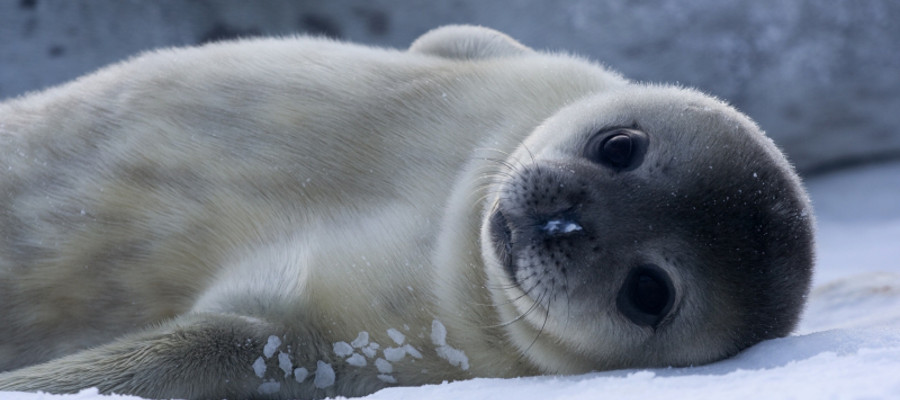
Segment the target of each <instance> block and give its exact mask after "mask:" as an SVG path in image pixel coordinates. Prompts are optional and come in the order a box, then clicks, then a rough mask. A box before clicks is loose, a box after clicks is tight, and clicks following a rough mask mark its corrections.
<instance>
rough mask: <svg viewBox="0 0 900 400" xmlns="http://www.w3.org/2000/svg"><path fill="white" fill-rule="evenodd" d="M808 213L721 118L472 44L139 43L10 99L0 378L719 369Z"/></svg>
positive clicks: (317, 388) (763, 320)
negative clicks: (81, 73)
mask: <svg viewBox="0 0 900 400" xmlns="http://www.w3.org/2000/svg"><path fill="white" fill-rule="evenodd" d="M808 211H809V205H808V200H807V199H806V195H805V193H804V192H803V190H802V188H801V187H800V185H799V181H798V179H797V177H796V175H795V174H794V172H793V170H792V169H791V167H790V166H789V165H788V164H787V162H786V161H785V160H784V158H783V156H782V155H781V154H780V153H779V152H778V151H777V149H775V147H774V146H773V145H772V144H771V143H770V141H768V139H766V138H765V137H764V136H763V135H762V133H761V132H759V130H758V128H756V126H755V125H754V124H753V123H752V122H750V121H749V120H748V119H747V118H746V117H745V116H743V115H741V114H739V113H738V112H736V111H734V110H733V109H731V108H729V107H727V106H726V105H724V104H722V103H720V102H718V101H716V100H714V99H711V98H709V97H707V96H704V95H702V94H699V93H696V92H694V91H690V90H686V89H681V88H673V87H648V86H643V85H638V84H634V83H630V82H628V81H626V80H625V79H623V78H622V77H620V76H619V75H617V74H615V73H612V72H609V71H607V70H605V69H603V68H601V67H599V66H597V65H594V64H592V63H589V62H586V61H583V60H580V59H577V58H573V57H569V56H562V55H549V54H544V53H539V52H535V51H532V50H530V49H528V48H526V47H524V46H522V45H520V44H518V43H517V42H515V41H513V40H512V39H510V38H508V37H506V36H505V35H502V34H500V33H498V32H494V31H490V30H487V29H484V28H475V27H460V26H457V27H445V28H441V29H438V30H435V31H432V32H430V33H428V34H426V35H425V36H423V37H422V38H420V39H419V40H417V41H416V42H415V43H414V44H413V46H412V47H411V48H410V49H409V50H408V51H394V50H385V49H373V48H366V47H360V46H355V45H350V44H343V43H337V42H333V41H329V40H324V39H311V38H295V39H258V40H245V41H238V42H227V43H218V44H212V45H207V46H203V47H199V48H189V49H175V50H165V51H160V52H155V53H151V54H146V55H143V56H140V57H138V58H135V59H133V60H130V61H127V62H124V63H121V64H117V65H113V66H111V67H108V68H105V69H103V70H101V71H99V72H97V73H95V74H93V75H89V76H86V77H84V78H81V79H79V80H77V81H75V82H72V83H69V84H66V85H64V86H60V87H57V88H53V89H50V90H47V91H44V92H42V93H37V94H32V95H29V96H26V97H23V98H20V99H15V100H12V101H8V102H6V103H3V104H0V229H2V230H3V235H2V236H0V303H2V304H3V307H2V308H0V321H2V324H0V371H7V372H5V373H2V374H0V389H2V390H43V391H49V392H72V391H77V390H79V389H81V388H85V387H98V388H100V389H101V391H103V392H117V393H132V394H137V395H143V396H149V397H191V398H195V397H219V398H221V397H229V398H245V397H272V398H294V397H300V398H314V397H324V396H332V395H345V396H352V395H361V394H365V393H370V392H372V391H374V390H377V389H379V388H381V387H385V386H391V385H418V384H424V383H434V382H441V381H443V380H455V379H465V378H470V377H477V376H497V377H510V376H522V375H534V374H541V373H578V372H585V371H590V370H594V369H610V368H623V367H644V366H647V367H649V366H667V365H676V366H677V365H689V364H697V363H703V362H709V361H713V360H716V359H720V358H722V357H726V356H729V355H731V354H734V353H735V352H737V351H739V350H740V349H742V348H745V347H747V346H749V345H751V344H753V343H756V342H758V341H760V340H764V339H767V338H771V337H777V336H782V335H785V334H787V333H788V332H789V331H790V330H791V329H792V327H793V325H794V323H795V322H796V319H797V317H798V315H799V312H800V309H801V308H802V301H803V297H804V295H805V294H806V292H807V290H808V285H809V279H810V273H811V263H812V255H811V246H812V236H811V235H812V233H811V224H812V221H811V216H810V215H809V213H808Z"/></svg>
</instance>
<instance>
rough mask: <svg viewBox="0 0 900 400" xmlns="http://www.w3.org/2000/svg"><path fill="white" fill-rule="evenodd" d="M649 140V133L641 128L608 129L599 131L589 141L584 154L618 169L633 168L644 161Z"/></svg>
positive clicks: (590, 158)
mask: <svg viewBox="0 0 900 400" xmlns="http://www.w3.org/2000/svg"><path fill="white" fill-rule="evenodd" d="M647 142H648V140H647V134H645V133H644V132H641V131H639V130H636V129H625V128H615V129H608V130H604V131H600V132H597V133H596V134H595V135H594V137H592V138H591V139H590V140H589V141H588V143H587V146H585V149H584V156H585V157H587V158H588V159H589V160H591V161H593V162H595V163H598V164H601V165H605V166H607V167H610V168H613V169H615V170H617V171H627V170H632V169H634V168H637V167H638V166H639V165H640V164H641V162H643V161H644V153H645V152H646V151H647Z"/></svg>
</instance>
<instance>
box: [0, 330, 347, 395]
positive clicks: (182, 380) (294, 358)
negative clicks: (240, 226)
mask: <svg viewBox="0 0 900 400" xmlns="http://www.w3.org/2000/svg"><path fill="white" fill-rule="evenodd" d="M285 337H286V336H285V334H284V331H283V329H280V328H279V327H277V326H275V325H273V324H270V323H267V322H265V321H262V320H259V319H256V318H248V317H242V316H237V315H229V314H190V315H187V316H184V317H181V318H179V319H177V320H175V321H172V322H170V323H167V324H165V325H163V326H161V327H159V328H156V329H153V330H149V331H146V332H143V333H139V334H135V335H130V336H126V337H123V338H122V339H120V340H117V341H115V342H113V343H111V344H108V345H104V346H100V347H97V348H94V349H91V350H86V351H82V352H80V353H76V354H73V355H70V356H67V357H63V358H60V359H57V360H53V361H49V362H46V363H44V364H39V365H35V366H31V367H27V368H22V369H19V370H15V371H10V372H6V373H2V374H0V390H14V391H43V392H50V393H74V392H78V391H79V390H81V389H85V388H91V387H96V388H98V389H99V390H100V392H102V393H119V394H132V395H138V396H142V397H148V398H191V399H193V398H218V399H222V398H231V399H239V398H243V399H246V398H310V397H325V396H329V395H334V394H335V392H334V389H335V388H334V386H330V385H329V386H325V385H323V384H322V383H321V382H313V379H312V378H310V379H305V381H304V378H306V377H307V376H308V374H310V373H314V372H315V371H309V370H306V369H304V368H299V367H300V366H301V364H308V362H305V361H309V360H305V358H310V359H311V360H314V359H315V354H309V355H308V356H307V357H304V360H303V361H301V360H298V358H299V357H298V352H297V350H298V349H297V346H290V345H288V344H287V343H284V344H282V340H283V339H284V338H285ZM282 350H283V351H282ZM295 364H296V366H297V367H298V368H296V369H295V368H294V366H295ZM315 365H316V364H315V363H314V362H313V364H312V369H314V367H315ZM329 368H330V365H329ZM332 376H333V373H332ZM325 383H327V382H325ZM319 386H322V387H319Z"/></svg>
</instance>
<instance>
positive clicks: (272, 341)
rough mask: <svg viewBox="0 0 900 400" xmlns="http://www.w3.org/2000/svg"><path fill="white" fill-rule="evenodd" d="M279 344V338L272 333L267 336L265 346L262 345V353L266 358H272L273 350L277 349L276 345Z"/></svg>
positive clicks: (278, 345)
mask: <svg viewBox="0 0 900 400" xmlns="http://www.w3.org/2000/svg"><path fill="white" fill-rule="evenodd" d="M280 346H281V339H279V338H278V336H275V335H272V336H269V341H268V342H266V346H265V347H263V355H264V356H266V358H272V356H273V355H275V351H276V350H278V347H280Z"/></svg>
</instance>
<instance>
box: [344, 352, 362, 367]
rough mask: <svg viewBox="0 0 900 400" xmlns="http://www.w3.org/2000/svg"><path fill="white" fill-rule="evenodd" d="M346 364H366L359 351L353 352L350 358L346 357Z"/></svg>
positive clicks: (360, 365) (355, 365) (357, 365)
mask: <svg viewBox="0 0 900 400" xmlns="http://www.w3.org/2000/svg"><path fill="white" fill-rule="evenodd" d="M347 364H350V365H352V366H354V367H365V366H366V358H365V357H363V356H362V354H359V353H353V355H352V356H350V358H348V359H347Z"/></svg>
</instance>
